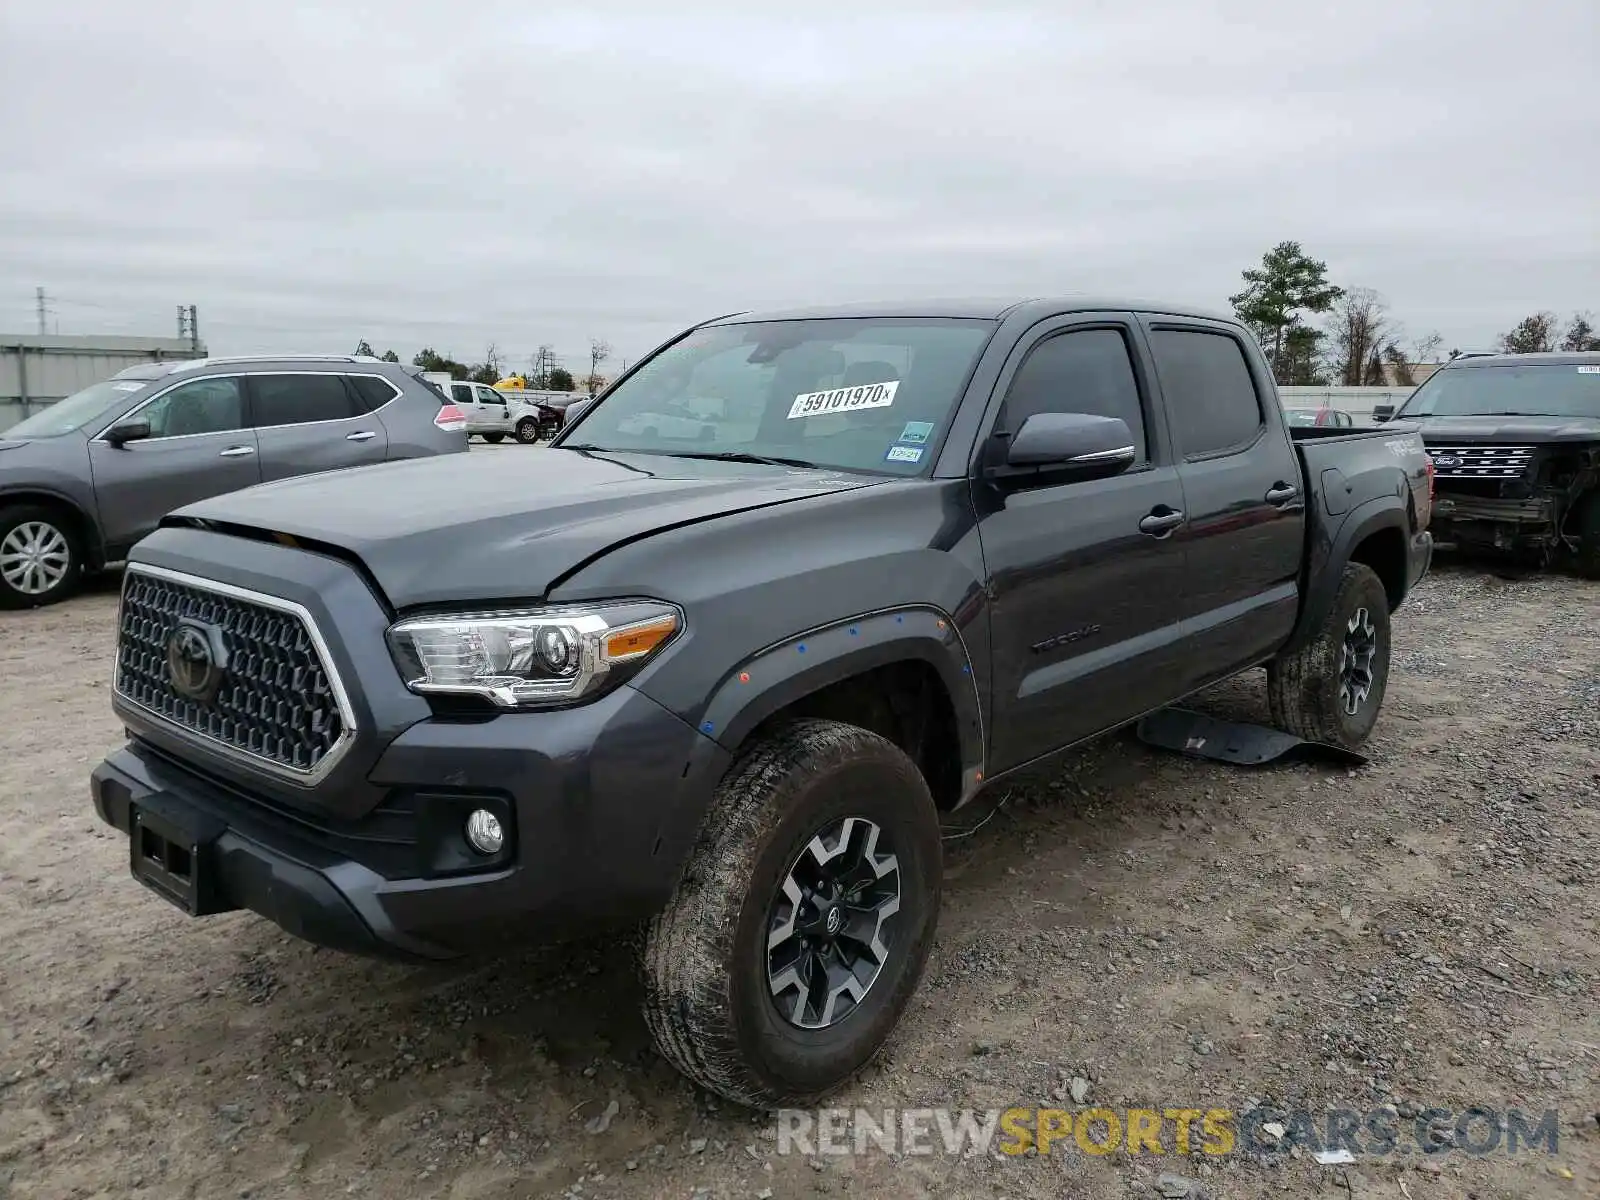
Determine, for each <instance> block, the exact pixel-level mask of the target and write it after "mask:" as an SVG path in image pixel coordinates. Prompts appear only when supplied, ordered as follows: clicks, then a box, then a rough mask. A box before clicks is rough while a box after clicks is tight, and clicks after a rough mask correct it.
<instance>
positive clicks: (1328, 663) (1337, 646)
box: [1267, 563, 1390, 750]
mask: <svg viewBox="0 0 1600 1200" xmlns="http://www.w3.org/2000/svg"><path fill="white" fill-rule="evenodd" d="M1389 648H1390V640H1389V594H1388V593H1387V592H1386V591H1384V587H1383V581H1382V580H1381V579H1379V578H1378V574H1377V572H1376V571H1374V570H1373V569H1372V568H1371V567H1369V566H1367V565H1366V564H1365V563H1347V564H1345V568H1344V574H1343V576H1342V577H1341V579H1340V581H1339V590H1338V591H1337V592H1336V593H1335V594H1334V598H1333V606H1332V607H1331V608H1330V609H1329V610H1328V615H1327V616H1326V617H1325V618H1323V622H1322V627H1321V628H1320V629H1318V630H1317V631H1316V633H1315V634H1314V635H1313V637H1312V638H1311V640H1310V641H1309V642H1307V643H1306V644H1305V645H1304V646H1302V647H1301V648H1300V649H1298V650H1295V651H1292V652H1290V653H1288V654H1284V655H1281V656H1279V657H1278V658H1276V659H1274V660H1273V661H1272V662H1271V663H1269V664H1268V665H1267V702H1268V704H1269V705H1270V707H1271V709H1272V720H1273V722H1274V723H1275V724H1276V725H1277V726H1278V728H1280V729H1283V730H1285V731H1287V732H1289V733H1292V734H1295V735H1296V736H1298V737H1302V738H1305V739H1306V740H1307V741H1313V742H1327V743H1329V744H1330V745H1334V746H1343V747H1345V748H1346V749H1347V750H1354V749H1355V748H1356V747H1358V746H1360V745H1361V743H1362V742H1364V741H1366V740H1367V736H1368V735H1369V734H1371V732H1372V727H1373V726H1374V725H1375V724H1377V721H1378V712H1379V710H1380V709H1381V708H1382V707H1383V694H1384V692H1385V690H1386V689H1387V687H1388V684H1389Z"/></svg>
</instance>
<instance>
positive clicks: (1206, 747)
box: [1135, 708, 1367, 767]
mask: <svg viewBox="0 0 1600 1200" xmlns="http://www.w3.org/2000/svg"><path fill="white" fill-rule="evenodd" d="M1135 732H1136V733H1137V734H1138V736H1139V740H1140V741H1141V742H1144V743H1145V745H1147V746H1155V747H1157V748H1159V749H1162V750H1174V751H1176V752H1177V753H1179V754H1186V755H1189V756H1190V757H1191V758H1209V759H1213V760H1215V761H1216V762H1225V763H1233V764H1234V765H1235V766H1241V767H1260V766H1264V765H1265V764H1267V763H1270V762H1276V761H1277V760H1278V759H1280V758H1284V757H1286V756H1289V755H1293V756H1294V757H1295V758H1311V759H1323V760H1325V761H1327V762H1332V763H1337V764H1339V765H1340V766H1346V767H1362V766H1366V764H1367V756H1366V755H1364V754H1358V753H1356V752H1355V751H1354V750H1346V749H1345V748H1344V747H1343V746H1334V745H1331V744H1330V743H1328V742H1308V741H1306V740H1305V739H1304V738H1299V737H1296V736H1295V735H1294V734H1292V733H1284V732H1283V731H1282V730H1281V729H1269V728H1267V726H1265V725H1246V724H1243V723H1242V722H1239V721H1223V720H1220V719H1218V718H1217V717H1208V716H1206V715H1205V714H1204V713H1197V712H1191V711H1190V710H1189V709H1186V708H1163V709H1161V710H1160V711H1159V712H1153V713H1151V714H1150V715H1149V716H1148V717H1145V718H1144V719H1143V720H1141V721H1140V722H1139V725H1138V727H1137V729H1136V730H1135Z"/></svg>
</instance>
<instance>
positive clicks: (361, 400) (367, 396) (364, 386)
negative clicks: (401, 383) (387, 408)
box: [348, 375, 400, 412]
mask: <svg viewBox="0 0 1600 1200" xmlns="http://www.w3.org/2000/svg"><path fill="white" fill-rule="evenodd" d="M348 382H349V384H350V386H351V387H352V388H354V389H355V393H356V399H357V401H358V406H359V407H360V409H361V411H362V412H372V411H373V410H374V409H378V408H382V407H383V406H384V405H385V404H387V403H389V401H391V400H393V399H394V398H395V397H396V396H398V395H399V394H400V393H399V391H398V390H396V388H395V386H394V384H392V383H390V382H389V381H388V380H387V379H379V378H378V377H377V376H376V375H351V376H348Z"/></svg>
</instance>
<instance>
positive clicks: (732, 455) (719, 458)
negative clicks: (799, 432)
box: [666, 450, 817, 467]
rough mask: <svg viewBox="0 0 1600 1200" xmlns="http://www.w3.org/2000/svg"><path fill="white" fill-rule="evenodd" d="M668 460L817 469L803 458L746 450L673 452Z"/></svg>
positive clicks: (667, 453)
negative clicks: (696, 459) (708, 460)
mask: <svg viewBox="0 0 1600 1200" xmlns="http://www.w3.org/2000/svg"><path fill="white" fill-rule="evenodd" d="M666 455H667V457H668V458H704V459H710V460H712V461H715V462H740V463H761V464H762V465H763V466H768V467H815V466H816V465H817V464H816V463H814V462H809V461H807V460H806V459H803V458H776V457H774V456H773V455H770V454H750V453H747V452H746V451H744V450H716V451H712V450H673V451H668V452H666Z"/></svg>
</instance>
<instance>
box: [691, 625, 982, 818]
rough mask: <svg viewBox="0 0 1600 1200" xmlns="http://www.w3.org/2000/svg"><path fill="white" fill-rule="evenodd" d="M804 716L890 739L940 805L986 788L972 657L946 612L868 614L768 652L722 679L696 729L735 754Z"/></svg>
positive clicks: (950, 805)
mask: <svg viewBox="0 0 1600 1200" xmlns="http://www.w3.org/2000/svg"><path fill="white" fill-rule="evenodd" d="M800 716H814V717H828V718H831V719H835V720H843V721H847V722H848V723H850V724H857V725H861V726H863V727H864V728H868V729H872V730H873V732H875V733H880V734H882V735H883V736H885V737H888V738H889V740H890V741H893V742H895V743H896V744H897V745H900V747H901V749H903V750H905V751H906V752H907V753H908V754H910V755H911V757H912V758H913V760H914V761H917V764H918V766H919V768H921V769H922V770H923V773H924V776H925V777H926V778H927V779H928V785H929V789H930V790H931V791H933V792H934V797H935V800H936V802H937V803H938V805H939V807H940V808H941V809H946V810H948V809H950V808H955V807H958V806H959V805H961V804H962V803H964V802H965V801H966V800H968V799H970V798H971V796H972V795H973V794H975V793H976V791H977V790H978V788H979V787H980V786H981V785H982V782H983V775H984V745H985V739H984V728H983V715H982V711H981V708H980V705H979V699H978V689H977V685H976V682H975V677H974V675H973V668H972V660H971V657H970V655H969V653H968V650H967V646H966V643H965V642H964V641H963V639H962V637H961V635H960V633H959V631H958V630H957V627H956V623H955V621H954V620H953V619H952V618H951V617H950V616H949V614H948V613H945V612H944V611H943V610H941V609H938V608H935V607H932V606H921V605H918V606H913V607H905V608H895V609H887V610H883V611H879V612H873V613H866V614H862V615H860V616H857V617H853V618H849V619H847V620H843V621H837V622H832V623H830V624H828V625H825V626H821V627H818V628H815V629H811V630H808V631H806V632H805V633H802V634H797V635H795V636H793V637H789V638H786V639H784V640H783V641H781V642H777V643H774V644H773V645H771V646H768V647H766V648H765V649H763V650H761V651H759V652H757V653H756V654H753V655H751V656H749V657H748V658H747V659H745V660H744V661H743V662H741V663H739V664H738V665H737V666H735V667H734V668H733V669H731V670H730V671H729V672H728V673H727V674H726V675H724V676H723V678H722V680H721V681H720V682H719V684H718V685H717V687H716V688H715V689H714V690H713V692H712V694H711V697H710V700H709V702H708V703H707V704H706V706H705V709H704V710H703V713H702V716H701V719H700V732H701V733H703V734H705V735H706V736H707V737H710V738H713V739H715V740H716V741H717V742H718V743H719V744H720V745H722V746H723V747H725V748H726V749H727V750H729V751H730V752H731V753H733V754H735V755H737V754H738V752H739V751H740V750H741V749H742V748H743V747H744V746H746V745H748V744H749V743H750V742H751V740H752V739H754V738H756V737H758V736H760V733H761V731H762V730H763V729H764V728H767V727H770V726H771V724H772V723H773V722H775V721H780V720H784V719H787V718H789V717H800ZM940 738H943V739H945V740H944V742H943V743H942V744H941V743H939V741H938V739H940ZM941 752H948V753H946V754H945V756H944V757H941Z"/></svg>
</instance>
